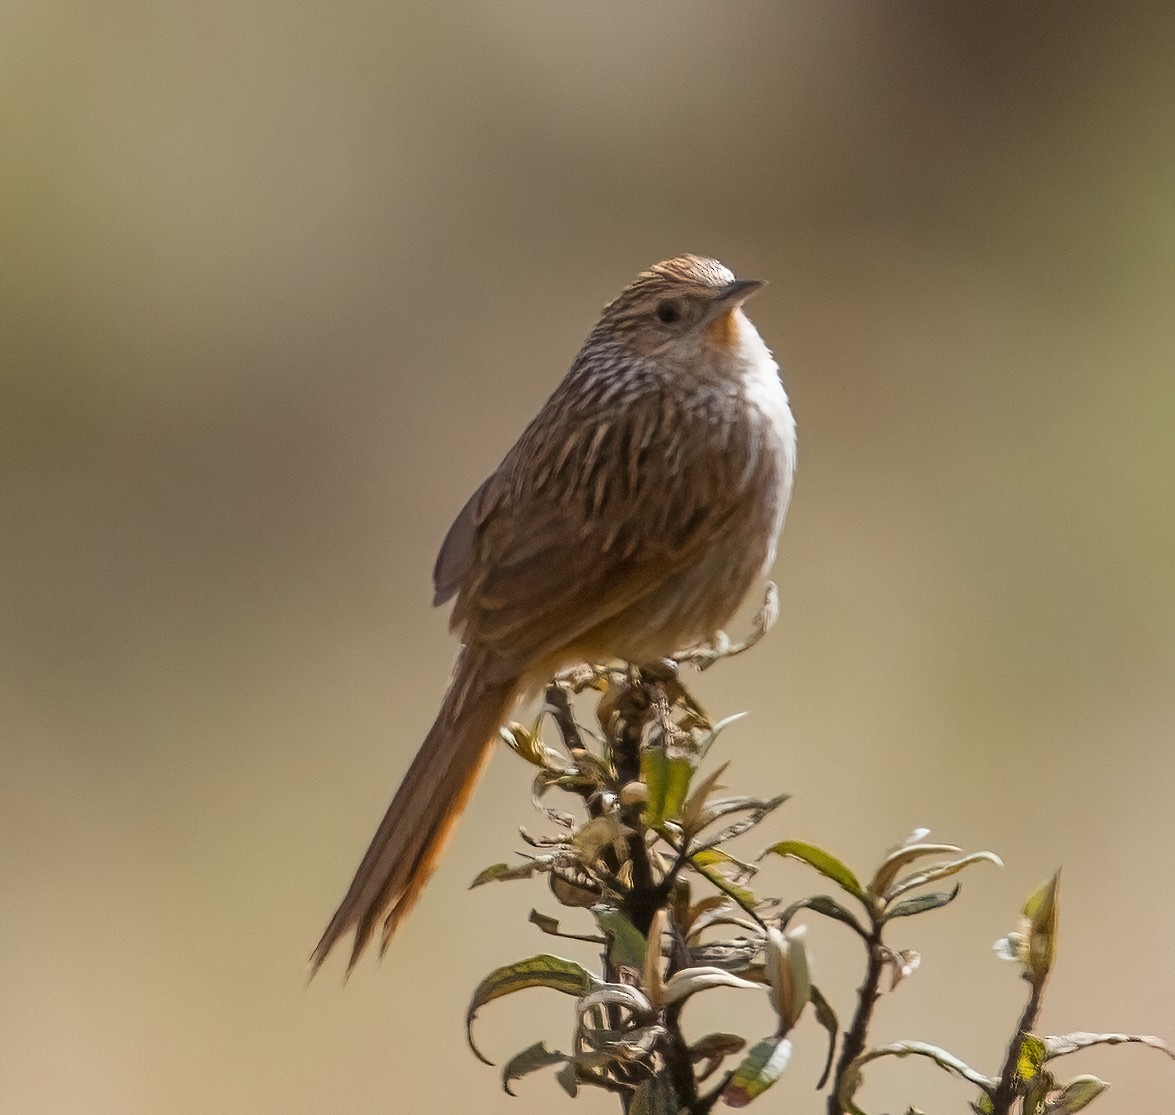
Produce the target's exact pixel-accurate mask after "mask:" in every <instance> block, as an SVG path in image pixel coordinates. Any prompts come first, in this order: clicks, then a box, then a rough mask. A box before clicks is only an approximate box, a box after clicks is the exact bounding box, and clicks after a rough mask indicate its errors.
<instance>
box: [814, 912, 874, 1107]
mask: <svg viewBox="0 0 1175 1115" xmlns="http://www.w3.org/2000/svg"><path fill="white" fill-rule="evenodd" d="M881 931H882V924H881V923H880V922H877V921H874V923H873V929H872V932H870V934H869V936H868V937H867V938H866V943H867V944H868V946H869V963H868V966H867V967H866V969H865V980H864V982H863V983H862V984H861V986H860V988H859V989H858V991H857V1010H856V1013H855V1014H854V1015H853V1022H852V1025H851V1026H850V1027H849V1029H848V1030H847V1031H846V1032H845V1037H844V1044H843V1045H842V1046H841V1050H840V1060H838V1061H837V1063H836V1073H835V1075H834V1076H833V1078H832V1089H831V1090H830V1091H829V1093H828V1115H841V1112H842V1110H843V1108H842V1107H841V1105H840V1101H839V1100H838V1098H837V1097H838V1096H839V1095H840V1087H841V1081H842V1080H843V1079H844V1075H845V1073H846V1072H848V1069H849V1065H851V1064H852V1063H853V1062H854V1061H855V1060H856V1059H857V1058H858V1057H859V1056H860V1055H861V1054H862V1053H863V1052H864V1051H865V1037H866V1035H867V1034H868V1032H869V1023H870V1022H871V1021H872V1019H873V1007H874V1005H875V1004H876V1003H877V1000H878V999H879V998H880V997H881V974H882V972H883V971H884V970H885V946H884V945H883V944H882V943H881Z"/></svg>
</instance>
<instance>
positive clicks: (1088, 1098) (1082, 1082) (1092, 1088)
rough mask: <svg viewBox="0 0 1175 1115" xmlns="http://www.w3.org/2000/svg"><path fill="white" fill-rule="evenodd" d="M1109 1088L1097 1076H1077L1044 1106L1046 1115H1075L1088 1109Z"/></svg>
mask: <svg viewBox="0 0 1175 1115" xmlns="http://www.w3.org/2000/svg"><path fill="white" fill-rule="evenodd" d="M1108 1087H1109V1084H1107V1083H1106V1082H1105V1081H1104V1080H1099V1079H1098V1078H1097V1077H1096V1076H1075V1077H1074V1078H1073V1079H1072V1080H1070V1081H1069V1083H1068V1084H1066V1085H1065V1086H1064V1087H1063V1088H1062V1089H1061V1090H1060V1092H1058V1093H1057V1094H1056V1095H1055V1096H1053V1097H1052V1098H1051V1099H1049V1100H1047V1101H1046V1102H1045V1105H1044V1115H1074V1112H1076V1111H1080V1110H1081V1109H1082V1108H1084V1107H1088V1106H1089V1105H1090V1104H1091V1103H1093V1101H1094V1100H1095V1099H1097V1098H1098V1096H1100V1095H1101V1094H1102V1092H1104V1091H1105V1090H1106V1089H1107V1088H1108Z"/></svg>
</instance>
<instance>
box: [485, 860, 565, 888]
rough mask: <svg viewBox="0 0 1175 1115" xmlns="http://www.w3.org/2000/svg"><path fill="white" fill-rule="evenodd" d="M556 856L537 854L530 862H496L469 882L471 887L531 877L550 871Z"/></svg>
mask: <svg viewBox="0 0 1175 1115" xmlns="http://www.w3.org/2000/svg"><path fill="white" fill-rule="evenodd" d="M554 860H555V857H554V856H537V857H536V858H535V859H532V860H531V861H530V862H529V863H515V864H510V863H495V864H493V865H492V866H490V867H487V868H486V869H485V870H484V871H480V872H478V875H477V877H476V878H475V879H474V880H473V882H472V883H470V884H469V889H470V890H473V888H474V887H480V886H484V885H485V884H486V883H502V882H506V881H508V880H511V879H529V878H530V877H531V876H532V875H534V874H536V873H538V872H540V871H550V870H551V864H552V863H554Z"/></svg>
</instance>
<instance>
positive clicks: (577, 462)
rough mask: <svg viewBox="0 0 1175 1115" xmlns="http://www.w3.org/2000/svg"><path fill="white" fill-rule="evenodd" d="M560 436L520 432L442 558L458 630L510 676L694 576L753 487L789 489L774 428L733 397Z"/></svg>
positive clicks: (643, 411) (617, 413)
mask: <svg viewBox="0 0 1175 1115" xmlns="http://www.w3.org/2000/svg"><path fill="white" fill-rule="evenodd" d="M540 417H542V416H540ZM544 433H545V434H546V435H548V436H543V435H544ZM549 433H550V431H549V429H548V430H546V431H544V430H543V429H542V428H541V427H540V428H538V429H537V430H536V428H535V427H533V426H532V429H531V430H530V431H528V434H527V435H524V436H523V438H522V439H521V440H520V442H519V443H518V445H517V446H515V448H514V449H513V450H512V451H511V453H510V454H509V455H508V456H507V458H506V460H505V461H503V463H502V466H501V467H500V468H499V470H498V472H497V473H495V474H494V475H493V476H492V477H490V479H489V480H488V481H487V482H486V483H485V484H483V485H482V488H480V489H479V491H478V493H477V494H476V495H475V496H474V498H473V499H472V500H471V501H470V504H469V505H467V507H466V509H465V511H463V512H462V515H461V516H460V517H459V518H458V520H457V522H456V523H455V524H454V527H453V529H452V530H451V531H450V536H449V539H447V540H446V546H445V548H443V549H442V554H441V559H440V560H439V561H438V570H443V571H444V574H445V579H444V580H443V581H442V580H441V577H440V575H439V574H438V594H439V593H440V592H441V590H442V586H443V587H444V588H445V589H446V590H449V591H451V587H452V586H453V584H454V581H455V580H456V575H457V571H458V570H460V571H461V580H460V584H459V586H458V590H457V591H458V595H457V604H456V607H455V609H454V615H453V623H454V626H455V627H459V628H461V629H462V631H463V635H464V638H465V639H466V641H467V642H474V643H477V644H479V645H481V646H483V647H485V648H487V649H489V650H491V651H492V652H493V653H494V654H495V656H496V657H497V658H498V660H499V661H500V662H501V663H502V669H503V670H505V671H507V672H509V671H511V670H527V669H530V668H533V667H536V666H541V665H542V664H545V663H546V662H548V661H549V660H551V659H552V658H553V657H555V658H557V657H558V654H559V652H560V651H561V650H563V649H565V648H567V647H568V646H570V645H572V644H574V642H575V640H576V639H577V637H578V636H580V635H582V634H583V633H585V632H589V631H591V630H592V629H594V628H596V627H597V626H599V625H601V624H604V623H605V622H607V621H608V620H609V619H610V618H612V617H614V616H617V615H619V614H620V613H621V612H623V611H624V610H626V609H628V608H630V607H631V606H632V605H633V604H634V603H636V602H637V601H639V600H641V599H642V598H643V597H645V596H647V595H648V594H649V593H651V592H653V591H654V590H656V589H657V588H658V587H660V586H661V585H662V584H664V583H665V582H666V581H667V580H668V579H669V578H670V577H672V576H673V575H674V574H676V573H678V572H680V571H682V570H684V569H688V568H689V567H690V566H691V565H693V564H695V563H696V562H698V561H699V560H700V557H701V555H702V554H703V553H705V552H706V551H707V550H708V549H709V548H710V547H712V546H715V545H720V544H721V542H722V541H723V539H724V538H725V537H726V536H727V535H728V534H729V533H730V532H731V531H732V530H735V529H737V528H738V526H739V523H740V522H741V516H743V515H745V514H746V510H747V509H746V506H745V505H746V503H747V498H746V495H747V492H748V491H751V490H754V491H759V490H762V486H764V485H778V484H779V483H780V477H778V476H776V475H775V474H774V471H773V470H776V469H777V468H778V464H777V461H776V454H775V453H774V452H771V451H770V448H771V447H769V446H768V445H767V444H766V441H765V439H766V438H768V437H769V436H770V431H769V429H768V427H767V424H766V422H765V421H764V422H760V421H756V420H755V416H754V415H753V414H748V411H747V409H746V407H745V405H744V406H740V405H737V404H736V403H735V401H734V400H732V399H730V398H722V397H715V398H714V399H713V400H710V405H706V401H705V400H702V401H701V402H699V401H698V400H697V399H696V398H695V399H693V400H691V405H690V406H689V407H688V408H687V407H685V406H681V405H675V404H674V401H673V399H672V398H671V397H670V398H665V397H663V396H662V397H645V398H642V399H640V400H637V402H636V404H635V405H633V406H630V407H627V408H624V407H618V408H612V409H611V410H610V412H609V413H608V415H607V416H603V415H600V416H598V417H595V418H594V419H592V418H588V419H586V420H581V421H579V422H577V423H576V424H575V425H574V427H573V432H572V434H571V436H570V437H569V438H568V439H566V440H564V441H562V442H556V441H555V440H553V439H552V438H551V437H550V436H549ZM767 473H770V475H768V474H767ZM675 649H676V648H675Z"/></svg>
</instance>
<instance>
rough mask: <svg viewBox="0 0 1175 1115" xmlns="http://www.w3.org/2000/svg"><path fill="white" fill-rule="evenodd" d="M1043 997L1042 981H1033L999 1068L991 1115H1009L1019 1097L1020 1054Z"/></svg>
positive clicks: (1033, 1026)
mask: <svg viewBox="0 0 1175 1115" xmlns="http://www.w3.org/2000/svg"><path fill="white" fill-rule="evenodd" d="M1043 997H1044V982H1043V981H1037V982H1033V983H1032V992H1031V994H1030V995H1029V996H1028V1002H1027V1003H1025V1004H1024V1013H1023V1014H1021V1015H1020V1022H1019V1024H1018V1025H1017V1027H1016V1036H1015V1037H1014V1038H1012V1041H1011V1044H1009V1046H1008V1053H1007V1056H1006V1057H1005V1058H1004V1067H1003V1068H1002V1069H1000V1081H999V1083H998V1084H997V1085H996V1090H995V1092H994V1093H993V1094H992V1097H991V1115H1009V1112H1010V1111H1011V1110H1012V1104H1014V1103H1015V1102H1016V1100H1017V1099H1018V1098H1019V1095H1020V1085H1021V1083H1022V1081H1021V1079H1020V1072H1019V1066H1020V1055H1021V1053H1022V1052H1023V1050H1024V1041H1025V1039H1026V1038H1027V1037H1028V1036H1029V1035H1030V1034H1031V1033H1032V1032H1033V1030H1034V1029H1035V1028H1036V1019H1037V1017H1038V1016H1039V1014H1040V1004H1041V1000H1042V998H1043Z"/></svg>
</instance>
